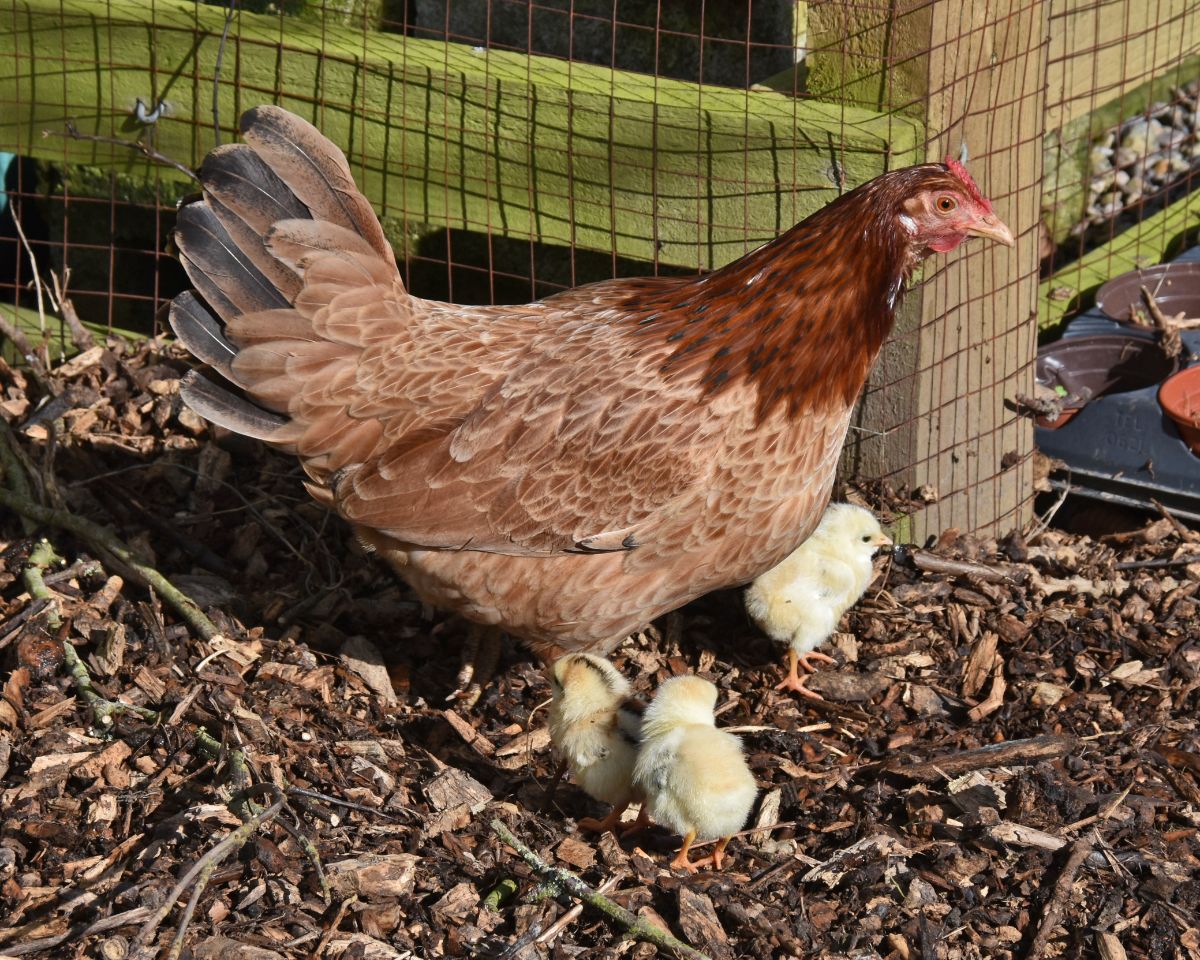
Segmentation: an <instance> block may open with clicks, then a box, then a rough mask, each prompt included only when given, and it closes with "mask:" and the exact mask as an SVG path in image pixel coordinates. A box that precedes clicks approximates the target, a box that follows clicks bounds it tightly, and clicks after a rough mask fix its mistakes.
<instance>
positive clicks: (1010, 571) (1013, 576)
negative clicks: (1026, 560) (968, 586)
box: [909, 550, 1029, 583]
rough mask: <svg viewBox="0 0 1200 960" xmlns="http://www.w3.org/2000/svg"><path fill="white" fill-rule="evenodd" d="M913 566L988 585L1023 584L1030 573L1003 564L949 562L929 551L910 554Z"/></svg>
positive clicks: (966, 561)
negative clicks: (967, 578)
mask: <svg viewBox="0 0 1200 960" xmlns="http://www.w3.org/2000/svg"><path fill="white" fill-rule="evenodd" d="M909 556H911V557H912V562H913V566H915V567H916V568H917V569H918V570H924V571H926V572H928V573H948V574H951V575H953V576H956V577H976V578H977V579H979V580H983V581H985V582H987V583H1021V582H1022V581H1023V580H1024V579H1025V578H1026V577H1027V576H1028V575H1029V573H1028V571H1027V570H1024V569H1022V568H1020V567H1012V566H1007V565H1001V564H983V563H974V562H972V561H970V560H947V559H946V558H945V557H939V556H938V555H937V554H935V553H930V552H929V551H928V550H913V551H911V553H910V554H909Z"/></svg>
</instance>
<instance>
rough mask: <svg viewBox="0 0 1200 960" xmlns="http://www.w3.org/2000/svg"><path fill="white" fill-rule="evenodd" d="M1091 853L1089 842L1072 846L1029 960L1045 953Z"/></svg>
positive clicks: (1040, 925) (1030, 948) (1028, 955)
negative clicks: (1073, 887) (1078, 876)
mask: <svg viewBox="0 0 1200 960" xmlns="http://www.w3.org/2000/svg"><path fill="white" fill-rule="evenodd" d="M1091 852H1092V845H1091V843H1089V842H1088V841H1087V840H1082V839H1081V840H1076V841H1075V842H1074V843H1073V844H1071V853H1070V854H1069V855H1068V856H1067V862H1066V863H1065V864H1063V869H1062V873H1060V874H1059V875H1058V879H1057V880H1056V881H1055V883H1054V890H1053V892H1052V893H1051V894H1050V900H1049V901H1048V902H1047V903H1046V909H1045V911H1043V913H1042V922H1041V923H1040V924H1039V925H1038V931H1037V934H1036V935H1035V936H1034V938H1033V942H1032V943H1030V945H1029V952H1028V953H1027V954H1026V956H1027V957H1028V960H1038V958H1039V957H1040V956H1041V955H1042V953H1043V952H1044V951H1045V949H1046V946H1047V944H1049V942H1050V937H1051V936H1052V935H1053V933H1054V928H1055V927H1056V926H1058V921H1059V919H1060V918H1061V917H1062V913H1063V910H1064V909H1065V908H1066V906H1067V904H1069V903H1070V902H1071V887H1072V885H1073V884H1074V883H1075V875H1076V874H1077V873H1078V872H1079V868H1080V867H1081V866H1082V865H1083V861H1084V860H1086V859H1087V858H1088V856H1089V855H1090V854H1091Z"/></svg>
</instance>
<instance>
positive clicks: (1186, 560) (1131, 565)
mask: <svg viewBox="0 0 1200 960" xmlns="http://www.w3.org/2000/svg"><path fill="white" fill-rule="evenodd" d="M1193 563H1200V553H1192V554H1188V555H1187V556H1185V557H1176V558H1175V559H1174V560H1125V561H1123V562H1122V563H1118V564H1115V565H1114V566H1113V569H1114V570H1158V569H1162V568H1164V567H1186V566H1188V565H1189V564H1193Z"/></svg>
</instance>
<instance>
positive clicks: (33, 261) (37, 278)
mask: <svg viewBox="0 0 1200 960" xmlns="http://www.w3.org/2000/svg"><path fill="white" fill-rule="evenodd" d="M17 213H18V212H17V211H16V210H14V211H13V216H12V222H13V226H14V227H16V228H17V236H18V237H20V238H21V246H22V247H24V248H25V255H26V256H28V257H29V266H30V267H31V268H32V270H33V289H34V292H35V293H36V294H37V305H38V329H39V330H41V333H42V339H43V341H44V340H45V337H46V306H45V303H44V297H43V291H44V290H45V288H44V287H43V286H42V274H41V272H40V271H39V270H38V265H37V257H35V256H34V255H33V248H32V247H31V246H29V241H28V240H27V239H26V238H25V230H24V228H23V227H22V226H21V218H20V217H19V216H18V215H17Z"/></svg>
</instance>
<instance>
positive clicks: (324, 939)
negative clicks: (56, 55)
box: [214, 8, 358, 960]
mask: <svg viewBox="0 0 1200 960" xmlns="http://www.w3.org/2000/svg"><path fill="white" fill-rule="evenodd" d="M230 9H232V8H230ZM214 99H215V97H214ZM281 822H282V821H281ZM357 902H358V894H356V893H352V894H350V896H348V897H347V898H346V899H345V900H343V901H342V902H341V903H339V904H338V905H337V913H335V914H334V915H333V919H332V920H330V921H329V926H327V927H326V928H325V932H324V933H322V934H321V939H320V940H318V941H317V945H316V946H315V947H313V950H312V953H310V954H309V955H308V960H320V958H321V957H322V956H324V954H325V948H326V947H327V946H328V945H329V941H330V940H332V939H333V935H334V934H335V933H337V928H338V927H340V926H341V925H342V920H343V919H345V916H346V911H347V910H349V909H350V907H351V905H353V904H355V903H357Z"/></svg>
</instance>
